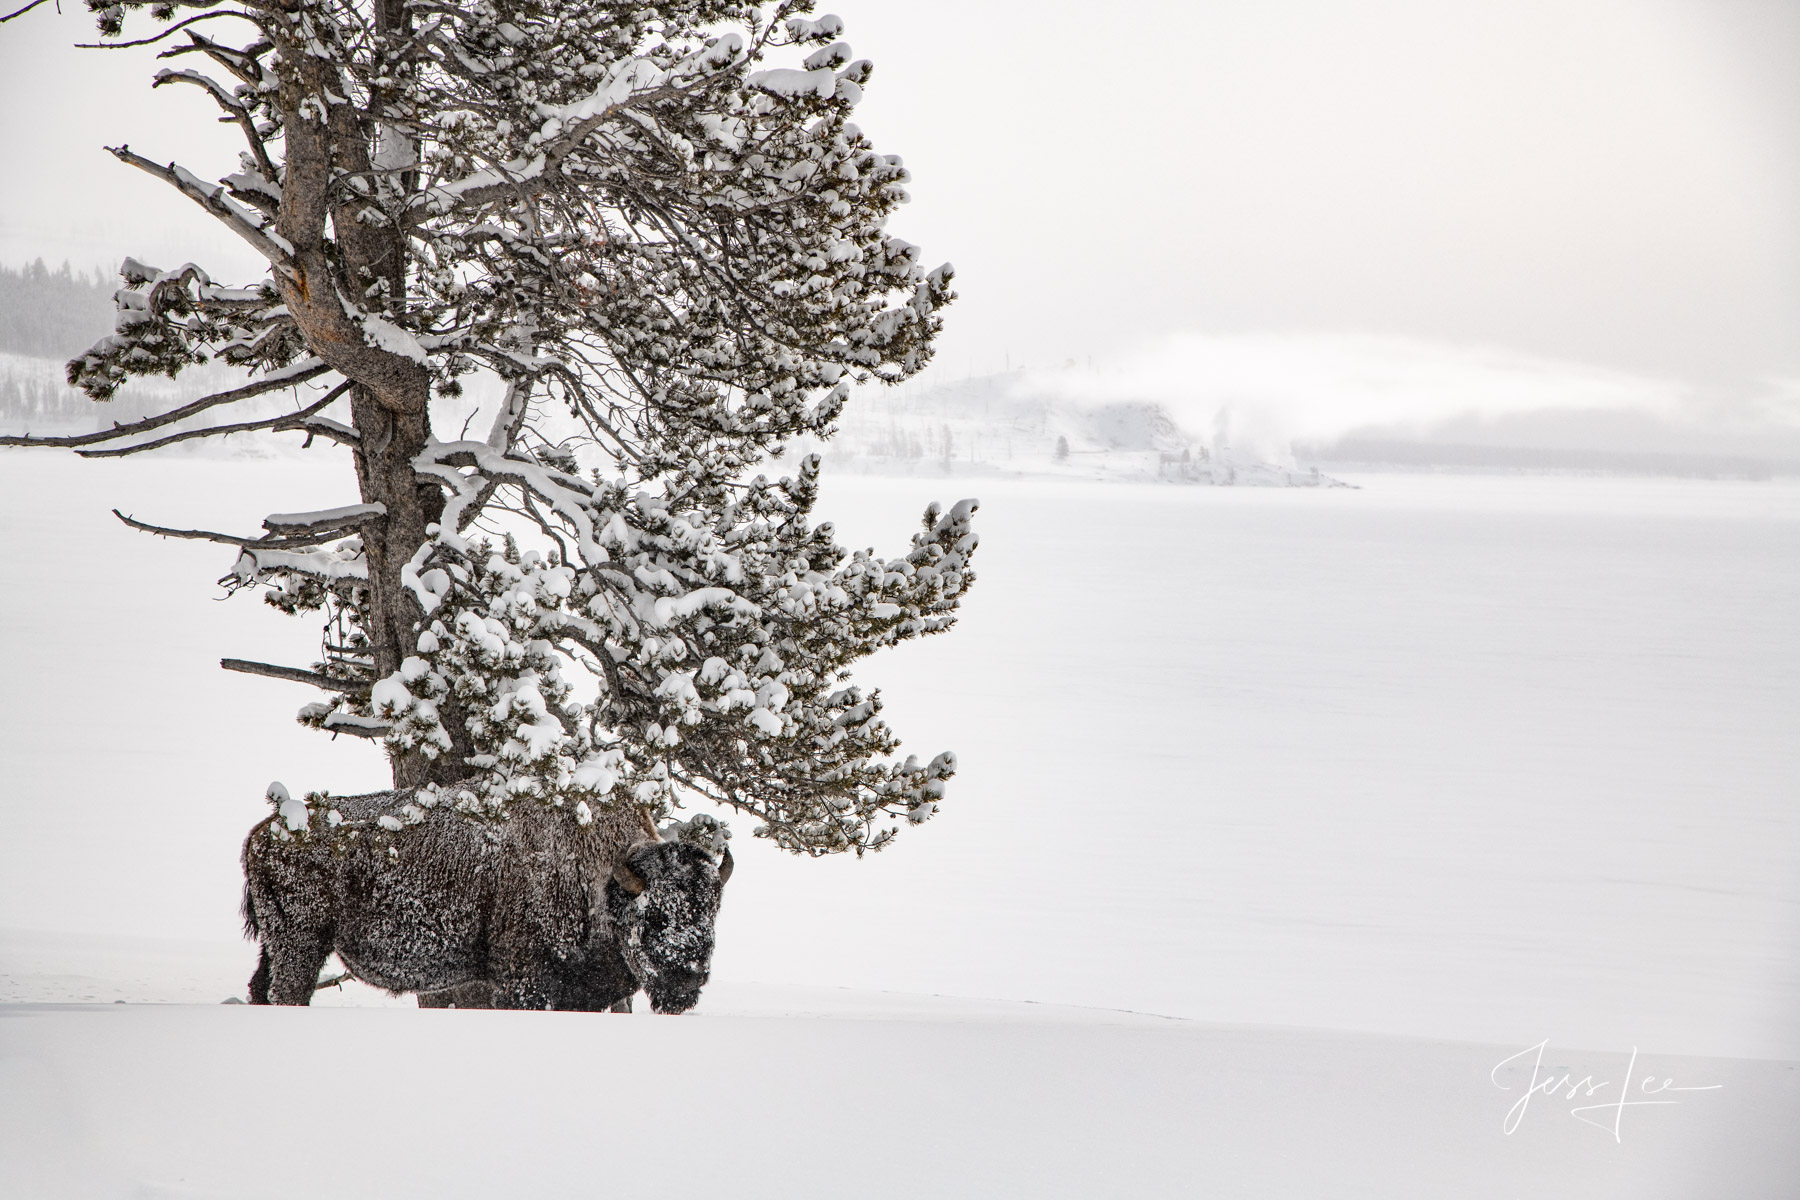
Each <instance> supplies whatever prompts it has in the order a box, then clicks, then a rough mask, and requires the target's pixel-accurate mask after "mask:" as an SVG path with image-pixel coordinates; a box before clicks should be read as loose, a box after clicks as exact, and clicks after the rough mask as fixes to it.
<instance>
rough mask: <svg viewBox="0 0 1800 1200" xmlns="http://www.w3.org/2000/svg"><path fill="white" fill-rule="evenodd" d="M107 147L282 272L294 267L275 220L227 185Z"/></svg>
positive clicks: (127, 149)
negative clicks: (239, 199)
mask: <svg viewBox="0 0 1800 1200" xmlns="http://www.w3.org/2000/svg"><path fill="white" fill-rule="evenodd" d="M107 150H108V151H109V152H110V153H111V154H112V155H113V157H114V158H117V159H118V160H119V161H120V162H123V163H127V164H129V165H130V166H134V167H136V168H137V169H138V170H140V171H143V172H144V173H145V174H148V175H154V176H155V177H156V178H158V179H160V180H162V181H163V182H164V183H166V184H168V185H169V186H170V187H172V188H174V189H175V190H176V191H178V192H180V193H181V194H182V195H184V196H186V197H187V198H188V199H190V200H192V201H193V202H194V203H195V204H198V205H199V206H200V207H201V208H203V209H205V210H206V211H207V212H208V213H210V214H211V215H212V216H213V218H214V219H216V220H217V221H219V222H220V223H221V224H223V225H224V226H225V228H227V229H229V230H231V232H233V233H235V234H237V235H238V237H240V238H242V239H243V240H244V241H245V242H248V243H249V245H250V248H251V249H253V250H255V251H256V252H257V253H258V254H260V255H262V257H263V258H264V259H265V260H266V261H267V262H268V263H269V265H270V266H272V267H274V268H276V269H277V270H280V271H288V270H290V269H291V268H292V267H293V262H294V246H293V243H291V242H289V241H288V240H287V239H286V238H284V237H282V236H281V235H280V234H279V233H276V232H275V229H274V223H273V222H270V221H265V220H263V219H260V218H258V217H256V216H254V215H252V214H251V213H250V212H248V211H247V210H245V209H243V208H241V207H239V206H238V205H237V203H235V202H234V201H233V200H232V199H231V198H230V197H228V196H226V194H225V185H223V184H214V185H212V186H210V187H209V186H207V185H206V184H205V183H204V182H202V181H201V180H200V178H199V177H198V176H197V175H195V174H194V173H193V172H192V171H189V170H188V169H187V168H185V167H183V166H181V165H179V164H177V163H169V164H168V165H166V166H165V165H163V164H162V163H159V162H155V161H154V160H152V159H148V158H145V157H144V156H143V155H141V154H138V153H137V152H135V151H134V150H132V148H131V147H130V146H108V147H107Z"/></svg>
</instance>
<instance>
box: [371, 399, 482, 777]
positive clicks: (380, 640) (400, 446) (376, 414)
mask: <svg viewBox="0 0 1800 1200" xmlns="http://www.w3.org/2000/svg"><path fill="white" fill-rule="evenodd" d="M350 397H351V399H350V412H351V418H352V420H353V421H354V422H355V425H356V430H357V432H358V433H360V434H361V435H362V440H361V442H360V443H359V444H358V446H357V449H356V478H357V483H358V485H359V486H360V488H361V490H362V499H363V501H364V503H368V504H381V505H384V506H385V507H386V508H387V513H388V515H387V520H386V521H384V522H381V523H378V524H375V525H370V526H368V527H367V528H366V530H365V532H364V534H363V554H364V559H365V561H366V562H367V563H368V568H369V603H368V606H367V608H366V610H365V611H364V613H363V620H364V623H365V631H366V632H367V633H368V635H369V641H370V643H371V649H372V651H373V654H374V658H375V673H376V675H377V676H386V675H390V674H392V673H393V672H395V671H397V670H399V668H400V663H401V661H402V660H404V659H405V658H406V656H407V655H409V654H411V653H412V652H413V647H414V645H415V644H416V642H417V638H418V634H417V627H418V622H419V620H420V618H421V617H423V616H424V611H423V610H422V609H421V608H420V607H419V602H418V599H417V598H416V597H415V596H414V595H413V594H412V592H411V591H409V590H408V589H407V588H406V586H405V585H404V584H403V583H402V582H401V571H402V569H403V568H404V567H405V566H406V564H407V563H408V562H409V561H411V559H412V557H413V555H414V554H416V553H418V550H419V547H420V546H422V545H424V544H425V536H426V535H425V527H426V526H427V525H430V524H432V523H433V522H435V521H437V520H438V519H439V518H441V517H442V516H443V512H444V496H443V493H442V492H441V491H439V490H438V488H437V487H436V486H435V485H432V484H422V483H420V482H419V480H418V477H417V476H416V475H415V474H414V471H413V465H412V464H413V459H414V458H415V457H416V456H417V455H418V453H419V452H420V451H421V450H423V449H424V448H425V444H426V442H427V441H428V440H429V439H430V437H431V422H430V410H429V408H426V407H424V406H421V407H420V408H419V409H418V410H417V411H405V412H398V413H396V412H393V411H391V410H389V409H388V408H386V407H384V406H383V405H382V404H381V403H380V402H379V401H378V400H377V399H376V398H375V396H374V395H373V394H372V393H371V392H370V391H369V390H368V389H366V388H362V387H357V388H354V389H352V390H351V393H350ZM443 707H444V714H443V715H444V718H445V719H444V727H445V729H446V730H447V731H448V732H449V733H450V736H451V739H452V742H453V744H454V749H453V750H452V751H451V752H450V753H449V754H445V755H442V756H440V757H439V758H438V759H436V760H432V759H428V758H426V757H425V756H424V755H422V754H418V753H416V752H415V753H408V754H398V755H395V756H394V758H393V771H394V786H395V787H415V786H417V785H419V784H422V783H428V782H429V783H451V782H454V781H455V780H456V779H457V778H460V777H461V776H462V775H463V774H466V772H467V768H466V767H465V766H464V765H463V762H464V760H465V759H466V757H467V755H468V753H469V749H468V747H467V746H465V745H463V744H462V743H463V742H464V740H465V738H466V736H467V735H466V732H465V731H464V727H463V722H462V720H461V719H460V714H458V713H456V712H454V711H452V709H453V708H454V707H455V706H454V705H453V704H450V703H449V702H448V698H447V700H446V704H445V706H443Z"/></svg>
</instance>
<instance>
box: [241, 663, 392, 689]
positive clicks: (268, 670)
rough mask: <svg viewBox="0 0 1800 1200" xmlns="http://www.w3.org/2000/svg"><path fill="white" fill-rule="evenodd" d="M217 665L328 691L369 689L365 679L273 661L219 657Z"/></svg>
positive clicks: (247, 673) (246, 673)
mask: <svg viewBox="0 0 1800 1200" xmlns="http://www.w3.org/2000/svg"><path fill="white" fill-rule="evenodd" d="M219 665H220V666H221V667H223V668H225V669H226V670H227V671H238V672H241V673H243V674H245V675H265V676H267V677H268V678H270V679H286V680H290V681H291V682H294V683H306V684H311V685H312V686H313V687H316V688H322V689H324V690H325V691H328V692H346V693H349V694H350V695H360V694H362V693H364V692H367V691H368V690H369V684H368V682H367V681H366V680H355V679H333V678H332V677H331V676H329V675H321V674H320V673H319V672H317V671H308V670H307V669H306V668H304V667H282V666H277V665H275V664H274V663H260V662H250V661H248V660H247V659H242V658H221V659H220V660H219Z"/></svg>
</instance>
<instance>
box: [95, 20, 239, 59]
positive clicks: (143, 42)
mask: <svg viewBox="0 0 1800 1200" xmlns="http://www.w3.org/2000/svg"><path fill="white" fill-rule="evenodd" d="M214 17H236V18H237V19H238V20H240V21H249V22H251V23H252V24H254V23H255V21H256V18H255V17H252V16H251V15H250V14H248V13H241V12H233V11H230V10H227V11H223V12H207V13H201V14H200V15H199V16H197V17H189V18H188V19H187V20H185V21H177V22H176V23H175V24H173V25H171V26H169V27H168V28H167V29H165V30H163V31H162V32H161V33H159V34H157V35H156V36H155V37H147V38H139V39H138V40H137V41H135V42H76V43H75V49H77V50H124V49H126V48H127V47H130V46H148V45H150V44H151V43H153V42H160V41H162V40H163V39H164V38H166V37H168V36H169V35H170V34H172V33H177V32H179V31H180V30H183V29H186V28H187V27H188V26H189V25H192V24H193V23H194V22H195V21H210V20H212V19H213V18H214Z"/></svg>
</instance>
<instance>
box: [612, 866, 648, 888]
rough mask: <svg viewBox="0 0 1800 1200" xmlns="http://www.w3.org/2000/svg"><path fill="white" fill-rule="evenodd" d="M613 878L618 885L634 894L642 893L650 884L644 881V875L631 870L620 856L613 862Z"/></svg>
mask: <svg viewBox="0 0 1800 1200" xmlns="http://www.w3.org/2000/svg"><path fill="white" fill-rule="evenodd" d="M613 879H614V880H615V881H616V882H617V883H618V885H619V886H620V887H622V888H624V889H625V890H626V891H628V892H630V893H631V894H632V895H634V896H641V895H643V894H644V889H645V888H647V887H649V886H650V885H649V884H647V883H645V882H644V877H643V876H642V875H639V874H638V873H637V872H636V871H634V870H632V869H631V867H630V866H629V865H628V864H627V863H626V862H625V860H624V859H622V858H621V859H620V860H619V861H618V862H616V863H614V864H613Z"/></svg>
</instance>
